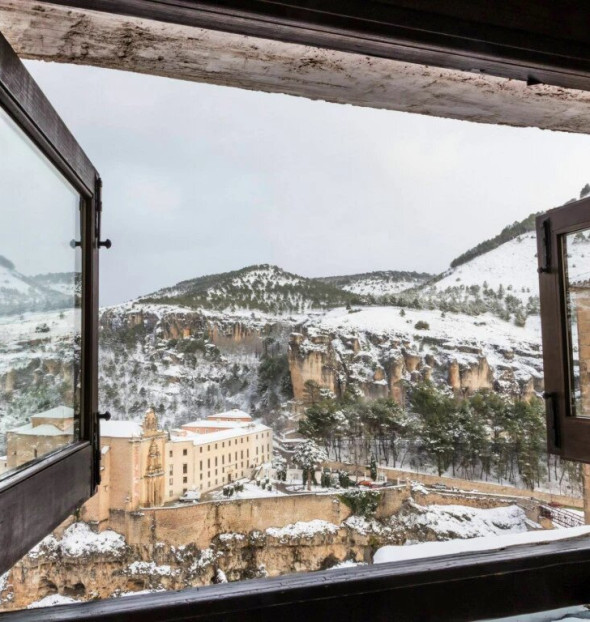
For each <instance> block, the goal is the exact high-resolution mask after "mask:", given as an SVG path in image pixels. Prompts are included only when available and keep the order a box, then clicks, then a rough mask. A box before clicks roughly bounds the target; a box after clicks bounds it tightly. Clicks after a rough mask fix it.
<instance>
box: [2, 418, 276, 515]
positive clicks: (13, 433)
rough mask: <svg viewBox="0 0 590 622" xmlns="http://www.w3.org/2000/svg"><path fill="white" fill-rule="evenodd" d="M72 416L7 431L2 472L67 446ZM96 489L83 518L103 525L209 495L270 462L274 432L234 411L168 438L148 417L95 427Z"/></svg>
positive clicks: (183, 428)
mask: <svg viewBox="0 0 590 622" xmlns="http://www.w3.org/2000/svg"><path fill="white" fill-rule="evenodd" d="M73 429H74V411H73V410H72V409H70V408H66V407H64V406H60V407H58V408H54V409H52V410H50V411H47V412H43V413H38V414H37V415H33V416H32V417H31V422H30V423H28V424H26V425H24V426H20V427H18V428H15V429H13V430H9V431H8V432H7V450H8V451H7V456H6V462H7V467H8V468H13V467H16V466H19V465H21V464H24V463H25V462H28V461H29V460H32V459H34V458H35V457H37V455H39V456H40V455H42V454H43V453H47V452H48V451H50V450H51V449H53V448H57V447H59V446H63V445H64V444H65V443H67V442H71V440H72V439H73ZM100 436H101V453H102V456H101V483H100V485H99V487H98V491H97V493H96V494H95V495H94V496H93V497H92V498H91V499H90V500H89V501H88V502H87V503H86V504H85V507H84V518H85V520H88V521H96V522H98V523H101V522H103V521H105V520H107V519H108V518H109V513H110V512H111V511H112V510H116V511H125V512H133V511H136V510H138V509H139V508H142V507H158V506H163V505H165V504H170V503H174V502H175V501H178V500H179V499H180V498H181V497H182V496H183V495H185V494H187V493H188V492H189V491H191V492H193V491H198V492H200V493H203V492H207V491H209V490H212V489H214V488H217V487H219V486H223V485H224V484H227V483H230V482H232V481H235V480H236V479H240V478H243V477H250V476H251V474H252V471H253V470H254V469H256V468H257V467H258V466H260V465H261V464H264V463H265V462H269V461H270V460H271V457H272V442H273V439H272V430H271V429H270V428H269V427H267V426H265V425H262V424H260V423H256V422H254V421H253V420H252V418H251V417H250V415H248V414H247V413H245V412H242V411H240V410H231V411H228V412H224V413H217V414H213V415H210V416H209V417H207V418H205V419H199V420H196V421H192V422H190V423H186V424H184V425H183V426H181V427H180V428H178V429H174V430H172V431H170V432H166V431H164V430H161V429H160V428H159V427H158V420H157V417H156V414H155V412H154V411H153V410H149V411H148V412H147V413H146V415H145V417H144V419H143V422H142V423H141V424H140V423H136V422H134V421H101V422H100Z"/></svg>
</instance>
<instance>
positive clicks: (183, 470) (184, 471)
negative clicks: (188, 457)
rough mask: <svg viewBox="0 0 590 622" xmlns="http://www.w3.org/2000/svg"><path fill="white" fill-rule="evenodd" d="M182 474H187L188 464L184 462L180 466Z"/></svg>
mask: <svg viewBox="0 0 590 622" xmlns="http://www.w3.org/2000/svg"><path fill="white" fill-rule="evenodd" d="M182 472H183V473H188V464H186V462H185V463H184V464H183V465H182Z"/></svg>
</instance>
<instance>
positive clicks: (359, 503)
mask: <svg viewBox="0 0 590 622" xmlns="http://www.w3.org/2000/svg"><path fill="white" fill-rule="evenodd" d="M338 498H339V499H340V501H342V503H344V505H346V506H347V507H349V508H350V510H351V511H352V513H353V514H354V515H355V516H364V517H365V518H369V517H371V516H374V515H375V512H376V511H377V508H378V507H379V502H380V501H381V493H380V492H377V491H376V490H351V491H347V492H345V493H343V494H341V495H338Z"/></svg>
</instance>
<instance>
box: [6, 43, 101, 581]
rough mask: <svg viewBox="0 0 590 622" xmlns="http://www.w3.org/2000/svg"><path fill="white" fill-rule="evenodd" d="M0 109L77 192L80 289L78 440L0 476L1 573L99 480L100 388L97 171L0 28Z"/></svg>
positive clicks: (84, 496) (80, 501)
mask: <svg viewBox="0 0 590 622" xmlns="http://www.w3.org/2000/svg"><path fill="white" fill-rule="evenodd" d="M0 107H2V108H4V109H5V110H6V111H7V112H8V114H9V115H10V116H11V117H12V118H13V120H14V121H15V123H16V124H17V125H18V126H19V127H21V128H22V129H23V131H24V132H25V133H26V134H27V135H28V137H29V138H30V139H31V141H32V142H33V143H34V144H35V145H36V146H37V147H38V148H39V149H40V150H41V151H42V152H43V153H44V154H45V156H46V157H47V158H48V160H49V161H50V162H51V163H52V165H54V166H55V167H56V168H57V170H59V171H60V172H61V173H62V174H63V175H64V177H65V178H66V179H67V180H68V181H69V182H70V183H71V184H72V186H73V187H74V188H75V189H76V190H77V191H78V192H79V193H80V197H81V202H80V218H81V227H80V228H81V241H82V292H83V293H82V309H81V313H82V327H81V331H82V333H81V335H82V343H81V356H82V360H81V368H80V372H81V373H80V385H81V396H80V422H79V423H80V435H79V440H78V441H77V442H76V443H75V444H73V445H70V446H67V447H64V448H62V449H60V450H57V451H56V452H54V453H53V454H51V455H49V456H45V457H44V458H42V459H40V460H38V461H35V462H33V463H32V464H30V465H27V466H25V467H23V468H21V469H19V470H17V471H15V472H14V473H10V474H8V475H7V476H6V479H4V480H3V481H2V482H0V573H2V572H4V571H5V570H7V569H8V568H10V567H11V566H12V565H13V564H14V563H15V562H16V561H17V560H18V559H19V558H20V557H22V555H24V554H25V553H26V552H27V551H28V550H29V549H30V548H31V547H32V546H34V545H35V544H36V543H37V542H39V541H40V540H41V539H42V538H43V537H45V536H46V535H47V534H48V533H49V532H50V531H51V530H52V529H54V528H55V527H56V526H57V525H59V524H60V523H61V522H62V521H63V520H64V519H65V518H67V516H68V515H69V514H71V512H72V511H73V510H74V509H75V508H76V507H77V506H79V505H81V504H82V503H83V502H84V501H86V500H87V499H88V498H89V497H90V496H91V495H92V494H93V492H94V487H95V484H96V481H97V478H98V466H97V465H96V464H95V457H96V456H97V455H99V449H98V443H97V439H96V437H95V435H94V434H93V429H94V427H95V426H94V421H95V419H96V411H97V394H98V389H97V379H98V367H97V365H98V362H97V356H98V355H97V351H98V346H97V334H98V250H97V249H98V246H97V239H96V238H97V231H96V216H95V215H96V197H95V183H96V179H97V177H98V173H97V172H96V170H95V169H94V167H93V166H92V164H91V163H90V161H89V160H88V158H87V157H86V155H85V154H84V152H83V151H82V149H81V147H80V146H79V145H78V143H77V142H76V140H75V139H74V137H73V136H72V134H71V133H70V132H69V131H68V129H67V128H66V126H65V125H64V123H63V122H62V120H61V119H60V118H59V116H58V115H57V113H56V112H55V110H54V109H53V107H52V106H51V104H50V103H49V102H48V100H47V98H46V97H45V96H44V95H43V93H42V92H41V90H40V88H39V87H38V85H37V84H36V83H35V82H34V80H33V79H32V77H31V76H30V74H29V73H28V71H27V70H26V69H25V67H24V65H23V64H22V62H21V61H20V60H19V59H18V57H17V56H16V54H15V53H14V51H13V50H12V49H11V48H10V46H9V45H8V43H7V42H6V40H5V39H4V38H3V37H2V35H1V34H0Z"/></svg>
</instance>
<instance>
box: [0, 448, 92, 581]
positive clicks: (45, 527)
mask: <svg viewBox="0 0 590 622" xmlns="http://www.w3.org/2000/svg"><path fill="white" fill-rule="evenodd" d="M92 455H93V450H92V447H91V446H90V443H84V442H81V443H76V444H75V445H72V446H70V447H66V448H64V449H61V450H59V451H58V452H56V453H54V454H52V455H50V456H47V457H45V458H43V459H41V460H40V461H39V462H38V463H35V464H34V465H33V466H31V467H29V468H27V469H23V470H21V471H18V472H17V473H16V474H15V475H14V476H12V477H10V478H8V479H7V480H5V481H3V482H2V483H1V484H0V568H1V571H0V572H3V571H4V570H7V569H8V568H10V567H11V566H12V565H13V564H14V563H15V562H17V561H18V560H19V559H20V558H21V557H22V556H23V555H24V554H25V553H26V552H27V551H28V550H29V549H31V548H32V547H33V546H35V544H37V542H39V541H40V540H42V539H43V538H44V537H45V536H46V535H47V534H48V533H50V532H51V531H52V530H53V529H55V527H57V526H58V525H59V524H60V523H61V522H62V521H63V520H64V519H65V518H66V517H67V516H68V515H70V514H71V513H72V512H73V510H74V509H75V508H76V507H78V506H79V505H81V504H82V503H83V502H84V501H85V500H86V499H88V497H89V495H90V492H91V477H92V474H91V472H90V471H91V467H92Z"/></svg>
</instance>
